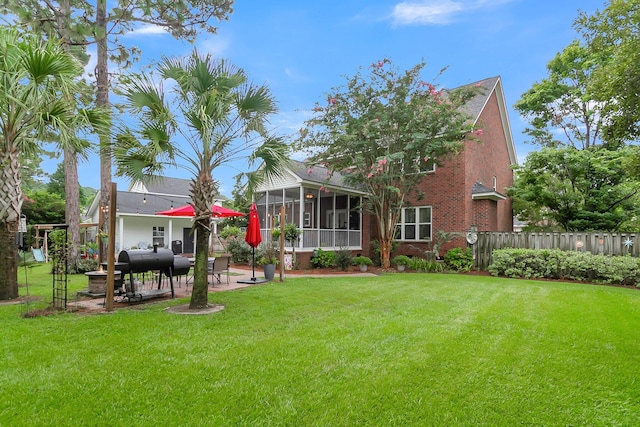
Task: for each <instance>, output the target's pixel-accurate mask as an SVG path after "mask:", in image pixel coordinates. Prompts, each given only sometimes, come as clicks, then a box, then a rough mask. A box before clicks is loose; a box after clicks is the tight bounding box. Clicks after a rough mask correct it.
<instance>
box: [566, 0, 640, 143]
mask: <svg viewBox="0 0 640 427" xmlns="http://www.w3.org/2000/svg"><path fill="white" fill-rule="evenodd" d="M575 27H576V29H577V30H578V32H579V34H580V35H581V37H582V40H583V42H584V45H585V47H586V49H587V50H588V52H589V56H590V57H591V58H592V60H593V62H595V63H597V64H598V67H597V69H595V70H594V73H593V76H592V79H591V81H590V86H591V91H592V93H593V94H594V96H595V99H596V100H598V101H600V102H602V103H604V105H605V110H606V112H607V115H608V116H609V117H610V120H609V121H608V122H607V123H605V126H604V132H603V138H604V139H606V140H607V141H612V142H616V141H629V140H637V139H638V137H640V108H639V107H638V106H639V105H640V69H639V67H638V63H640V36H639V34H640V1H639V0H610V2H609V5H608V6H607V7H606V8H604V9H603V10H602V11H597V12H596V13H594V14H593V15H591V16H589V15H587V14H585V13H582V14H580V16H579V17H578V19H577V20H576V22H575Z"/></svg>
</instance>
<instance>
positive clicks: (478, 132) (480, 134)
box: [473, 129, 484, 136]
mask: <svg viewBox="0 0 640 427" xmlns="http://www.w3.org/2000/svg"><path fill="white" fill-rule="evenodd" d="M483 133H484V131H483V130H482V129H478V130H476V131H474V132H473V134H474V135H478V136H482V134H483Z"/></svg>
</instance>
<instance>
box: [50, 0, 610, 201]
mask: <svg viewBox="0 0 640 427" xmlns="http://www.w3.org/2000/svg"><path fill="white" fill-rule="evenodd" d="M603 6H604V0H559V1H549V0H409V1H403V2H400V1H398V0H395V1H394V0H339V1H338V0H325V1H293V0H270V1H261V0H244V1H243V0H237V2H236V4H235V5H234V12H233V14H232V15H230V17H229V20H228V21H224V22H221V23H219V30H218V33H217V35H203V36H201V37H200V38H199V39H198V41H197V43H196V45H195V46H196V47H197V48H198V50H199V51H201V52H212V53H213V54H214V55H217V56H220V57H223V58H226V59H228V60H230V61H231V62H233V63H234V64H235V65H238V66H240V67H242V68H244V69H245V70H246V71H247V72H248V74H249V76H250V77H251V79H252V80H253V81H254V82H256V83H265V84H267V85H268V86H269V87H270V89H271V90H272V92H273V93H274V95H275V97H276V99H277V101H278V106H279V110H280V112H279V113H278V114H277V115H276V116H275V117H273V119H272V125H273V126H274V127H275V128H276V130H277V132H279V133H281V134H292V133H294V132H295V131H297V130H298V129H300V127H301V126H302V123H303V121H304V120H306V119H307V118H309V117H310V111H311V109H312V108H313V106H314V104H315V103H316V102H323V101H324V100H325V99H326V96H325V95H326V94H327V93H328V92H330V90H331V88H332V87H336V86H341V85H342V84H343V83H344V82H345V76H352V75H353V74H355V72H356V71H357V70H358V68H359V67H366V66H368V65H369V64H371V63H373V62H377V61H378V60H380V59H383V58H388V59H390V60H392V61H393V63H394V64H395V65H397V66H398V67H400V68H402V69H408V68H411V67H413V66H414V65H416V64H417V63H419V62H420V61H421V60H423V59H424V60H425V61H426V63H427V66H426V67H425V70H424V76H423V77H424V79H425V80H428V81H434V80H433V79H434V77H435V76H436V75H437V74H438V72H439V71H440V70H441V69H442V68H444V67H448V69H447V71H446V72H445V73H444V74H443V75H441V76H440V77H439V78H438V79H437V80H435V82H436V83H438V84H439V85H440V86H442V87H446V88H452V87H457V86H460V85H464V84H467V83H471V82H475V81H478V80H481V79H484V78H486V77H492V76H496V75H500V76H501V77H502V80H503V85H504V89H505V96H506V101H507V105H508V106H509V107H510V110H509V119H510V122H511V127H512V131H513V137H514V141H515V143H516V152H517V154H518V157H519V159H520V161H522V160H523V159H524V158H525V157H526V154H527V153H528V152H529V151H531V150H533V149H535V147H533V146H531V145H529V144H525V140H526V138H525V136H524V135H523V134H522V130H523V129H524V127H525V125H526V123H525V122H524V121H523V120H522V118H520V116H519V115H518V114H517V113H516V112H515V111H514V110H513V109H512V108H511V106H512V105H513V104H514V103H515V102H517V101H518V100H519V99H520V96H521V95H522V94H523V93H524V92H525V91H526V90H528V89H529V88H530V87H531V85H532V84H533V83H535V82H536V81H539V80H541V79H543V78H544V77H545V76H546V64H547V63H548V62H549V60H551V59H552V58H553V57H554V55H555V54H556V53H557V52H559V51H561V50H562V49H563V48H564V47H566V46H567V45H568V44H569V43H570V42H571V41H572V40H573V39H574V38H575V37H576V34H575V31H574V29H573V27H572V24H573V21H574V20H575V18H576V17H577V16H578V10H581V11H584V12H586V13H589V14H591V13H593V12H594V11H595V10H596V9H602V8H603ZM127 38H128V40H130V41H131V43H133V44H135V45H136V46H138V47H139V48H141V49H142V58H141V63H140V64H139V65H138V66H142V65H146V64H150V63H153V62H154V61H157V60H158V59H159V58H160V57H161V56H162V55H168V56H183V55H186V54H188V53H189V52H190V51H191V49H192V46H191V45H189V44H186V43H182V42H178V41H175V40H173V39H172V38H171V36H170V35H169V34H167V33H164V32H162V31H158V29H156V28H150V27H142V28H140V29H139V30H138V31H136V32H135V33H133V34H130V35H128V37H127ZM97 162H98V160H97V157H95V156H92V157H91V158H90V160H89V162H85V163H83V164H81V165H80V166H79V174H80V183H81V185H83V186H90V187H94V188H99V176H98V175H97V173H96V171H97V170H98V169H97V165H98V163H97ZM44 166H45V167H46V165H44ZM46 169H47V171H48V172H51V171H53V169H55V165H53V166H52V168H51V170H49V168H48V167H46ZM245 170H246V164H244V163H243V162H234V163H233V164H229V165H227V166H224V167H221V168H219V169H217V170H216V172H215V174H214V177H215V178H216V179H218V180H219V181H220V182H221V184H222V192H223V194H225V195H227V196H229V195H230V193H231V190H232V186H233V176H234V175H236V174H237V173H239V172H241V171H245ZM167 175H169V176H174V177H181V178H190V176H189V175H187V174H186V173H185V172H184V171H181V170H175V171H168V173H167ZM116 182H118V188H119V189H126V188H127V186H128V182H127V181H125V180H122V179H116Z"/></svg>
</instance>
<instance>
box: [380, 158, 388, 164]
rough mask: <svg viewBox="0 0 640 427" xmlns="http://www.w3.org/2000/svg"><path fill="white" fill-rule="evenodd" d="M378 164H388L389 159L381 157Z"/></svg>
mask: <svg viewBox="0 0 640 427" xmlns="http://www.w3.org/2000/svg"><path fill="white" fill-rule="evenodd" d="M378 164H379V165H386V164H387V159H380V160H378Z"/></svg>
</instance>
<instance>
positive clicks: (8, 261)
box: [0, 150, 23, 300]
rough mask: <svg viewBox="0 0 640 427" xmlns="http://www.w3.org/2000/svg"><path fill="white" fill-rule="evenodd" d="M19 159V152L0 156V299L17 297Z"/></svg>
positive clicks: (20, 193) (20, 206)
mask: <svg viewBox="0 0 640 427" xmlns="http://www.w3.org/2000/svg"><path fill="white" fill-rule="evenodd" d="M19 156H20V152H19V150H7V151H5V152H3V153H2V155H1V156H0V165H2V169H0V245H1V246H0V247H1V248H2V249H0V300H7V299H13V298H18V248H17V247H16V243H15V236H16V232H17V231H18V223H19V221H20V211H21V209H22V198H23V196H22V189H21V188H20V184H21V182H20V181H21V179H20V162H19V161H18V159H19Z"/></svg>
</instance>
